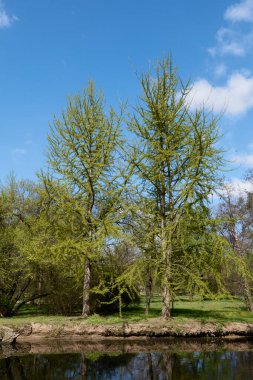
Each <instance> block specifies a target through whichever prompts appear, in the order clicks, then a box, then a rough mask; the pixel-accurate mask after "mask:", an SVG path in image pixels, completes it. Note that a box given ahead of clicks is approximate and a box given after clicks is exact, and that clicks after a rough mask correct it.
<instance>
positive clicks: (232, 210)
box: [218, 172, 253, 311]
mask: <svg viewBox="0 0 253 380" xmlns="http://www.w3.org/2000/svg"><path fill="white" fill-rule="evenodd" d="M246 179H247V181H251V182H252V179H253V176H252V172H249V173H248V174H247V177H246ZM252 199H253V197H252V193H251V192H249V191H243V192H241V194H239V196H238V195H237V196H236V195H235V194H233V189H232V187H230V186H229V185H227V186H226V188H225V189H224V191H223V197H222V202H221V203H220V204H219V208H218V217H219V218H220V220H221V226H220V232H221V234H222V235H223V236H224V237H225V238H226V239H227V241H228V242H229V244H230V246H231V249H232V250H233V251H234V253H235V255H236V256H237V257H238V259H240V265H237V266H236V267H235V268H234V271H233V276H231V277H230V279H229V280H230V281H229V285H230V288H232V289H231V290H232V291H234V292H235V293H237V294H239V295H242V296H243V298H244V300H245V304H246V306H247V308H248V310H249V311H253V300H252V291H253V286H252V283H253V278H252V274H251V273H252V250H253V235H252V231H253V218H252V207H253V203H252ZM231 280H232V281H231Z"/></svg>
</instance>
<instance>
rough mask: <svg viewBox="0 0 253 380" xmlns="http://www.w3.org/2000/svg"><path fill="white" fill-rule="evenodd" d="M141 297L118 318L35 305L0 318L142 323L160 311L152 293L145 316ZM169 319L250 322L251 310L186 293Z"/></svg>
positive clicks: (237, 302)
mask: <svg viewBox="0 0 253 380" xmlns="http://www.w3.org/2000/svg"><path fill="white" fill-rule="evenodd" d="M144 308H145V305H144V299H142V300H141V302H140V304H136V305H131V306H129V307H128V308H126V309H124V310H123V316H122V318H120V317H119V316H118V314H112V315H106V316H102V315H98V314H93V315H91V316H90V317H89V318H87V319H85V320H84V319H83V318H81V317H80V316H79V315H75V316H62V315H46V314H43V313H41V312H40V311H39V310H38V309H35V308H31V307H30V308H29V307H28V308H26V309H23V311H21V312H20V314H19V315H17V316H14V317H12V318H1V319H0V324H2V325H20V324H22V325H23V324H29V323H31V322H38V323H47V324H56V325H62V324H66V323H67V324H68V323H73V324H78V323H87V324H118V323H122V322H128V323H144V322H152V318H158V317H160V315H161V297H159V296H155V297H154V298H153V301H152V303H151V307H150V313H149V316H145V314H144ZM172 316H173V318H172V321H173V323H177V322H178V323H187V322H188V321H192V320H195V321H200V322H202V323H207V322H215V323H220V324H225V323H229V322H244V323H253V313H250V312H249V311H247V310H246V308H245V306H244V304H243V302H242V300H240V299H221V300H204V301H201V300H198V299H195V300H193V301H192V300H189V299H188V298H187V297H182V298H180V299H177V300H176V301H175V303H174V309H173V312H172Z"/></svg>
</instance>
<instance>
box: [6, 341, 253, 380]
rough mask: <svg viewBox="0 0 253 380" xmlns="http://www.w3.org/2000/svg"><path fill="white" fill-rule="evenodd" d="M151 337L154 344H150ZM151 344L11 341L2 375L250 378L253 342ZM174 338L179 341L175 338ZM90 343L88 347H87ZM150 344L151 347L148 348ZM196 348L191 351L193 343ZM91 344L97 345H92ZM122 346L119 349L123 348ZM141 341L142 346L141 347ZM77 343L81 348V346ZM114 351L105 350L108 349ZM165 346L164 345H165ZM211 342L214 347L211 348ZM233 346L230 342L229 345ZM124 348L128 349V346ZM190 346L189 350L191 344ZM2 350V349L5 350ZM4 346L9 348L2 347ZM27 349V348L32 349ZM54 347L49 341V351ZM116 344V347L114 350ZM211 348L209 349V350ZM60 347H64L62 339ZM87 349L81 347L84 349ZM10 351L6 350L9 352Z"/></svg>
mask: <svg viewBox="0 0 253 380" xmlns="http://www.w3.org/2000/svg"><path fill="white" fill-rule="evenodd" d="M153 343H155V344H153ZM153 343H152V342H151V343H150V344H146V342H145V344H144V343H142V342H140V343H139V346H138V345H136V343H135V344H134V345H133V344H132V350H136V349H137V348H138V347H139V348H138V349H139V352H124V350H126V346H125V345H124V344H118V343H117V342H114V343H112V344H111V345H110V346H108V345H105V346H103V344H100V345H99V346H98V348H99V349H100V350H101V349H102V348H103V347H104V349H105V351H106V352H102V351H96V349H95V348H94V350H93V351H90V352H87V351H86V349H87V348H88V349H90V347H89V344H88V343H87V344H86V345H85V343H82V344H80V345H76V344H75V345H74V346H73V350H74V351H78V350H79V352H74V353H73V352H72V353H71V352H70V350H71V347H70V345H67V348H66V349H67V351H69V353H62V352H61V353H50V354H49V353H38V351H42V352H43V351H47V350H46V349H45V345H44V346H42V347H41V346H39V345H37V346H35V347H34V346H33V347H31V346H28V347H27V346H25V347H23V348H22V347H21V348H20V347H14V348H12V349H7V348H5V349H2V353H1V351H0V358H1V359H0V379H1V380H33V379H34V380H42V379H43V380H64V379H66V380H81V379H98V380H109V379H113V380H116V379H126V380H128V379H129V380H130V379H136V380H137V379H140V380H149V379H150V380H156V379H157V380H164V379H167V380H188V379H193V380H202V379H206V380H237V379H238V380H250V379H253V343H252V342H249V341H247V342H246V343H245V342H244V343H243V344H242V343H240V342H239V343H238V342H230V343H229V346H228V347H229V351H228V350H225V351H224V348H225V349H226V348H228V347H226V344H225V345H224V344H223V345H222V344H221V343H219V344H218V345H217V343H215V342H211V343H210V342H209V344H208V343H207V344H206V343H203V342H202V343H199V342H198V343H194V344H192V343H191V342H190V341H189V342H184V344H183V345H181V346H182V348H183V349H184V350H187V347H188V351H189V352H185V351H179V349H180V344H176V347H175V349H174V350H173V346H175V345H174V344H173V342H172V341H169V342H168V343H166V342H163V344H162V345H161V346H160V352H159V342H157V341H153ZM176 343H177V342H176ZM87 346H88V347H87ZM152 346H154V350H153V351H152ZM197 346H199V350H198V351H197V350H196V351H195V349H196V348H198V347H197ZM94 347H97V346H95V345H94ZM122 347H123V351H122ZM142 347H143V351H145V352H141V349H142ZM80 348H83V349H82V350H81V349H80ZM112 348H113V352H110V351H107V350H108V349H112ZM166 348H167V349H166ZM213 348H215V350H213ZM231 348H234V349H233V350H232V349H231ZM127 349H128V350H129V349H130V351H131V344H130V347H129V346H127ZM192 349H193V350H192ZM4 350H5V352H4ZM6 350H7V351H6ZM36 350H37V353H33V354H31V353H29V354H27V353H26V352H27V351H28V352H36ZM51 350H53V351H54V350H56V348H55V347H51V348H50V349H49V351H50V352H51ZM117 350H119V351H117ZM209 350H211V351H209ZM58 351H64V343H61V345H60V348H59V350H58ZM84 351H85V352H84ZM8 352H9V353H8Z"/></svg>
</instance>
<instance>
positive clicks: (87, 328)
mask: <svg viewBox="0 0 253 380" xmlns="http://www.w3.org/2000/svg"><path fill="white" fill-rule="evenodd" d="M11 333H13V340H14V341H17V342H38V341H40V340H44V339H47V340H55V339H57V340H60V339H64V340H66V339H70V340H82V339H83V340H90V341H91V340H98V339H106V338H113V339H122V338H130V339H133V338H183V337H184V338H201V337H229V336H233V337H235V336H238V337H253V323H241V322H233V323H226V324H221V323H203V322H199V321H194V320H188V321H187V322H184V323H180V322H178V321H176V320H173V319H171V320H169V321H164V320H162V319H161V318H153V319H152V320H149V321H147V322H146V323H128V322H122V323H121V324H105V325H100V324H99V325H96V324H88V323H87V322H85V321H83V322H82V321H80V322H78V323H77V322H76V323H71V322H69V321H68V322H66V323H61V324H56V323H54V324H50V323H34V322H32V323H30V324H25V325H20V324H19V325H14V324H12V326H5V325H2V326H0V337H2V339H3V340H5V341H6V339H4V337H5V336H6V335H7V334H8V337H10V336H11ZM7 343H10V339H9V340H8V341H7Z"/></svg>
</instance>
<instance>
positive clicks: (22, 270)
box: [0, 177, 48, 316]
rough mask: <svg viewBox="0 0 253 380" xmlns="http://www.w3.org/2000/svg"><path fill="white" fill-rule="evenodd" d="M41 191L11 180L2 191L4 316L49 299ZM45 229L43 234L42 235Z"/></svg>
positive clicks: (0, 290) (0, 291)
mask: <svg viewBox="0 0 253 380" xmlns="http://www.w3.org/2000/svg"><path fill="white" fill-rule="evenodd" d="M40 190H41V188H40V187H39V186H38V185H37V184H35V183H33V182H30V181H20V182H18V181H16V180H15V178H13V177H11V178H10V180H9V182H8V183H7V185H5V186H2V187H1V189H0V267H1V269H0V315H2V316H12V315H13V314H15V313H16V312H17V311H18V310H19V309H20V308H21V307H22V306H23V305H25V304H27V303H29V302H34V301H35V300H38V299H41V298H43V297H45V296H46V295H47V292H44V291H43V289H42V287H41V283H42V280H41V279H42V277H43V269H44V267H45V265H44V264H43V256H45V255H44V252H45V242H46V239H47V237H48V235H47V233H46V232H45V231H46V227H45V219H44V218H43V210H44V206H43V201H42V198H41V193H40ZM42 225H43V226H44V227H43V231H44V233H41V232H42Z"/></svg>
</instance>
